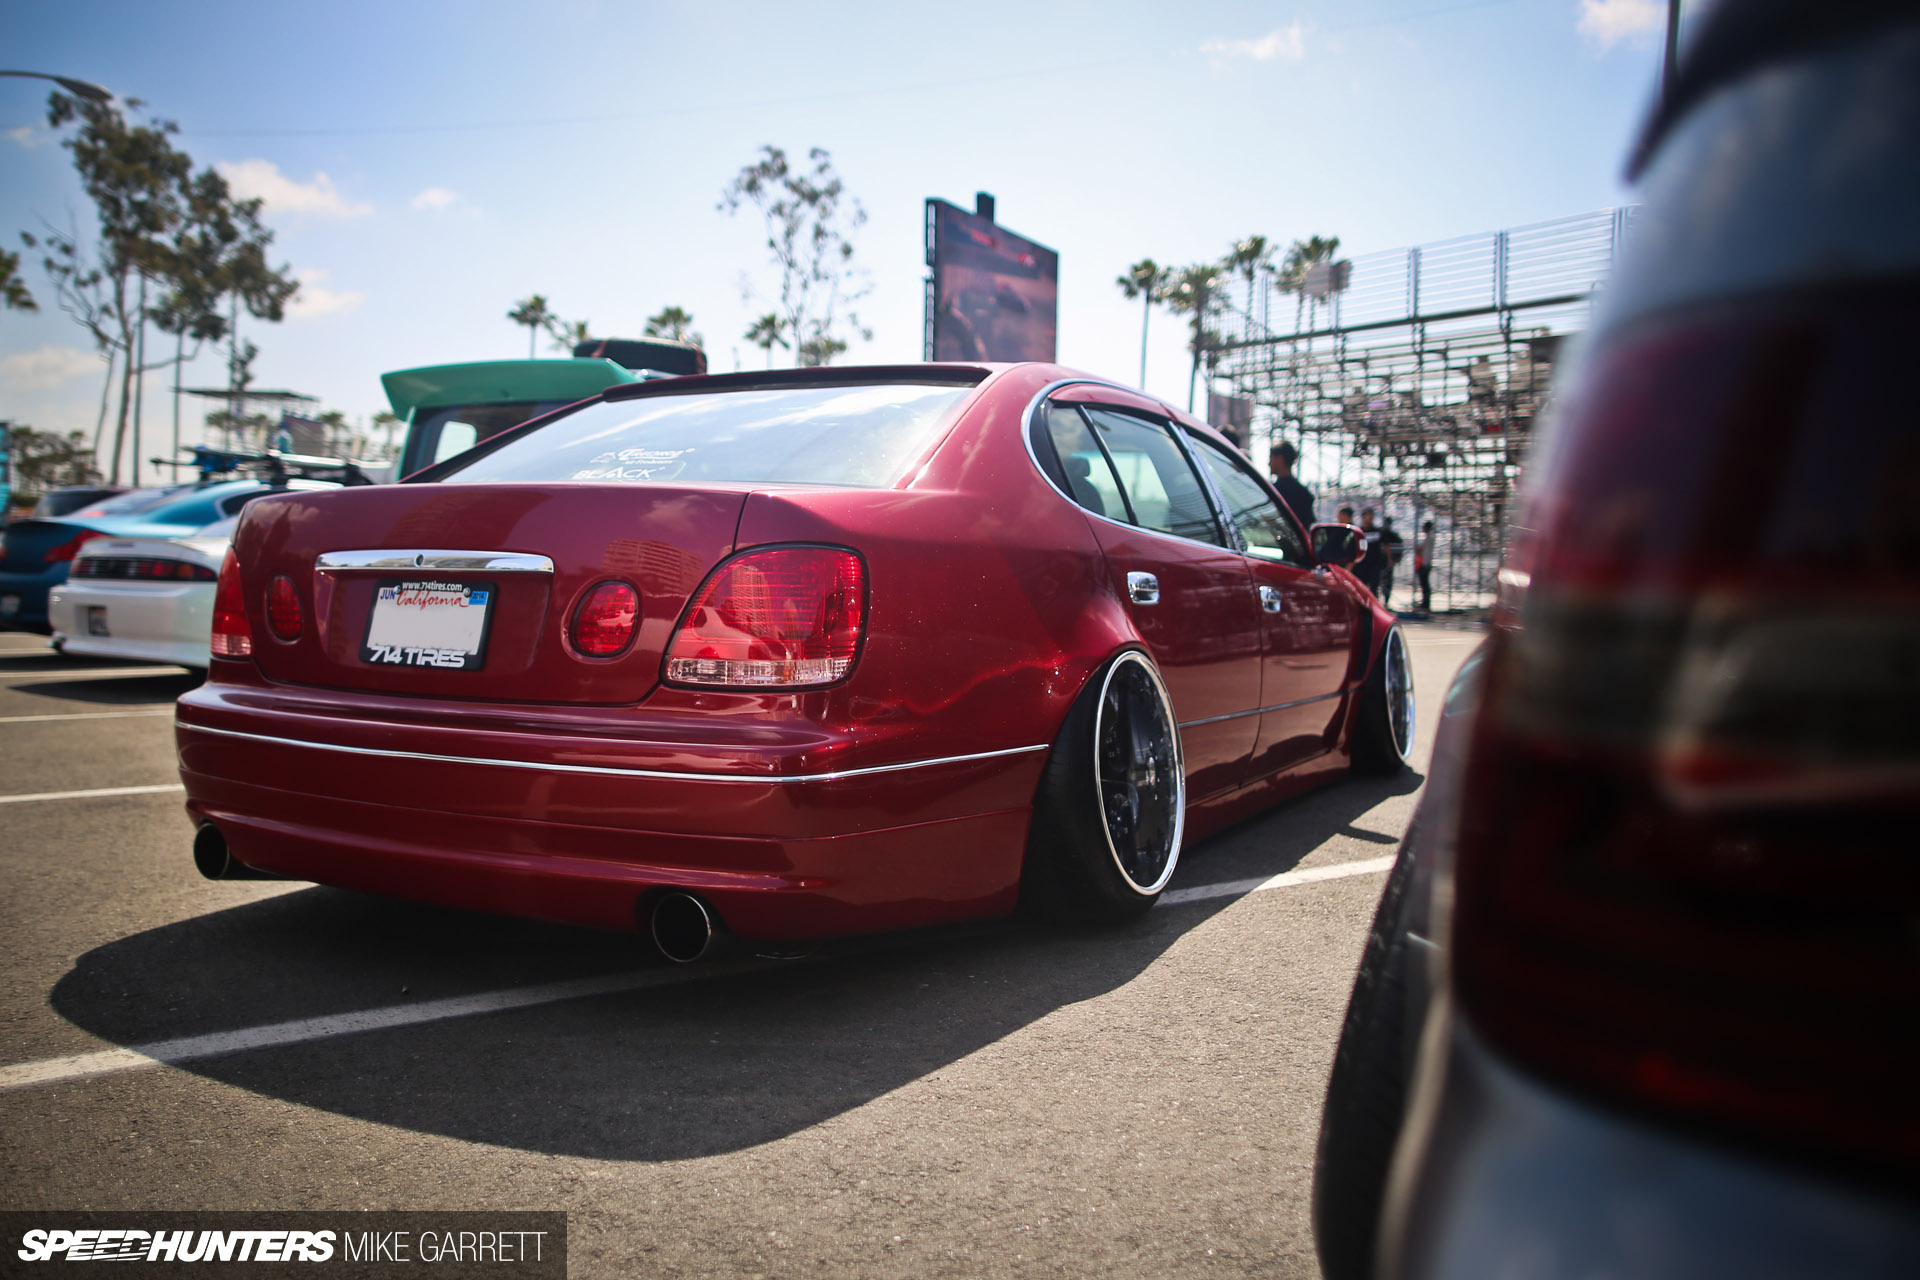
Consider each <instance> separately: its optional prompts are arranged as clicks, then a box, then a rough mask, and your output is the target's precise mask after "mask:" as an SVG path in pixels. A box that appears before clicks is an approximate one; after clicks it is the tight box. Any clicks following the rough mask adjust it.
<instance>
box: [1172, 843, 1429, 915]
mask: <svg viewBox="0 0 1920 1280" xmlns="http://www.w3.org/2000/svg"><path fill="white" fill-rule="evenodd" d="M1392 866H1393V855H1392V854H1388V855H1386V856H1385V857H1381V858H1366V859H1363V860H1362V861H1359V862H1336V863H1334V864H1333V865H1332V866H1330V867H1303V868H1301V869H1300V870H1298V871H1282V872H1281V873H1280V874H1279V875H1277V876H1267V877H1264V878H1263V879H1259V880H1224V881H1222V882H1221V883H1219V884H1202V885H1195V886H1194V887H1193V888H1191V889H1175V890H1174V891H1173V892H1172V893H1163V894H1161V895H1160V901H1162V902H1164V903H1166V904H1167V905H1168V906H1172V907H1177V906H1179V905H1180V904H1181V903H1183V902H1202V901H1205V900H1206V899H1208V898H1237V897H1240V896H1241V895H1243V894H1248V893H1261V892H1264V891H1265V890H1268V889H1289V888H1292V887H1293V886H1294V885H1296V884H1315V883H1317V882H1319V881H1321V880H1343V879H1345V878H1346V877H1348V876H1370V875H1373V874H1374V873H1375V872H1379V871H1386V870H1388V869H1389V868H1391V867H1392Z"/></svg>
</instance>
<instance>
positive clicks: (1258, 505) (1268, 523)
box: [1187, 433, 1313, 568]
mask: <svg viewBox="0 0 1920 1280" xmlns="http://www.w3.org/2000/svg"><path fill="white" fill-rule="evenodd" d="M1187 444H1188V445H1189V446H1191V447H1192V449H1193V455H1194V457H1195V458H1197V459H1199V462H1200V465H1201V466H1202V467H1204V468H1206V472H1207V475H1208V476H1210V477H1211V478H1212V480H1213V483H1214V487H1215V488H1217V489H1219V490H1220V496H1221V497H1222V498H1224V499H1225V500H1226V504H1227V520H1228V522H1229V523H1230V524H1232V525H1233V527H1234V528H1235V529H1238V530H1239V531H1240V536H1241V537H1242V538H1243V539H1245V540H1246V544H1247V551H1248V553H1249V554H1252V555H1256V556H1259V557H1260V558H1261V559H1263V560H1278V561H1281V562H1282V563H1285V564H1297V565H1300V566H1301V567H1303V568H1305V567H1310V566H1311V565H1312V564H1313V560H1312V557H1310V556H1308V554H1307V544H1306V541H1305V540H1304V539H1303V538H1301V536H1300V530H1299V529H1298V528H1297V527H1296V526H1295V525H1294V523H1293V521H1291V520H1289V519H1287V517H1286V513H1285V512H1283V511H1281V510H1280V507H1279V504H1277V503H1276V502H1274V500H1273V499H1272V498H1271V497H1269V496H1268V495H1267V491H1266V489H1265V488H1264V487H1263V486H1262V485H1261V483H1260V482H1259V481H1258V480H1257V479H1255V478H1254V477H1253V475H1252V474H1251V473H1250V472H1248V471H1247V469H1246V465H1245V464H1244V463H1241V462H1239V461H1237V460H1236V459H1234V458H1232V457H1230V456H1229V455H1228V454H1227V452H1226V451H1225V450H1224V449H1222V448H1220V447H1219V446H1218V445H1216V444H1214V443H1213V441H1211V440H1208V439H1205V438H1204V437H1201V436H1196V435H1193V434H1192V433H1188V435H1187Z"/></svg>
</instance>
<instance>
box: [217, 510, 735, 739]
mask: <svg viewBox="0 0 1920 1280" xmlns="http://www.w3.org/2000/svg"><path fill="white" fill-rule="evenodd" d="M747 492H748V490H747V488H746V487H745V486H742V487H739V488H731V487H725V486H715V485H702V486H697V487H695V486H687V487H671V486H666V485H581V484H518V485H515V484H500V485H438V484H420V485H380V486H372V487H368V488H353V489H341V490H336V491H333V492H329V493H325V494H287V495H283V496H277V497H273V498H264V499H261V500H259V501H257V502H254V503H252V504H250V505H249V506H248V508H247V514H246V516H245V518H244V519H243V520H242V521H241V524H240V529H239V531H238V534H237V536H236V538H235V541H234V551H235V554H236V555H237V557H238V558H239V561H240V566H241V574H242V583H243V590H244V596H245V600H246V610H247V617H248V621H249V623H250V626H251V628H252V631H253V637H254V639H253V660H254V662H255V663H256V664H258V666H259V668H260V670H261V672H262V673H263V674H265V675H266V676H267V677H268V678H269V679H272V680H278V681H286V682H289V683H296V684H306V685H316V686H321V687H326V688H337V689H354V690H364V691H368V692H376V693H392V694H411V695H420V696H428V697H439V698H483V699H487V700H490V701H501V700H515V701H528V702H558V703H603V704H606V703H613V704H618V703H628V702H636V701H638V700H640V699H641V698H644V697H645V696H646V695H647V694H648V693H649V692H650V691H651V690H652V688H653V687H654V685H655V684H656V683H657V681H658V679H659V675H660V661H661V655H662V654H663V652H664V651H665V648H666V645H667V642H668V641H669V639H670V638H671V636H672V631H673V627H674V624H675V623H676V622H677V621H678V620H679V617H680V613H681V610H682V609H683V608H685V606H686V602H687V598H688V597H689V596H690V595H691V594H692V593H693V591H694V588H695V587H697V586H698V585H699V583H700V581H701V579H703V578H704V577H705V576H706V574H707V573H708V571H709V570H711V569H712V568H713V566H714V565H716V564H717V563H719V562H720V560H722V559H723V558H724V557H725V556H726V555H727V554H728V552H729V551H731V550H732V547H733V538H734V532H735V529H736V527H737V525H738V523H739V517H740V508H741V505H742V504H743V503H744V502H745V500H746V495H747ZM549 564H550V567H546V566H547V565H549ZM279 574H285V575H286V576H287V577H289V578H290V579H292V581H293V583H294V587H295V591H296V593H297V595H298V597H299V601H300V605H301V608H302V611H303V625H302V626H301V627H300V630H299V634H298V637H297V638H296V639H294V640H291V641H283V640H280V639H277V638H276V637H275V635H274V633H273V631H272V630H270V629H269V627H268V625H267V611H266V598H267V590H268V584H269V582H270V581H271V580H272V579H273V578H274V577H275V576H276V575H279ZM608 580H618V581H623V582H626V583H628V584H630V585H631V586H633V587H634V588H635V589H636V590H637V592H638V593H639V597H640V610H639V618H638V625H637V627H636V634H635V638H634V641H633V644H632V645H631V646H630V647H629V648H628V649H627V650H626V651H625V652H624V653H621V654H619V655H617V656H615V657H610V658H588V657H583V656H581V655H579V654H577V653H576V652H574V650H573V647H572V645H571V644H570V642H569V641H568V639H567V634H566V633H567V626H568V622H569V620H570V619H571V617H572V613H573V610H574V608H575V607H576V606H577V605H578V604H579V602H580V601H581V599H582V598H583V597H584V596H585V595H586V594H587V592H588V591H589V590H591V589H592V588H593V587H594V586H596V585H598V584H599V583H602V582H606V581H608ZM405 584H421V586H422V589H424V590H425V591H427V592H431V593H434V594H435V595H436V596H437V597H439V598H443V599H444V598H446V597H450V596H451V597H455V598H464V599H466V600H467V601H468V602H469V603H471V604H472V605H474V606H476V607H477V608H480V609H482V610H483V611H484V612H485V614H486V618H485V624H484V628H474V627H472V626H471V625H467V626H461V625H459V624H460V623H468V624H470V617H462V618H460V619H457V620H451V621H449V622H447V623H446V624H445V625H444V626H443V625H442V624H441V623H438V622H436V623H434V624H432V625H433V626H434V627H436V628H439V630H436V631H435V632H434V634H435V635H439V634H441V633H442V632H445V634H446V635H447V636H448V637H450V638H449V639H448V641H447V643H448V645H449V647H448V648H445V649H442V650H439V651H438V652H439V656H441V657H446V656H447V655H449V654H451V653H453V652H454V650H455V649H456V648H462V647H467V648H470V647H473V644H474V642H473V641H472V639H471V638H470V637H471V636H472V635H473V633H474V632H475V631H476V630H479V631H481V633H482V634H483V635H484V641H483V643H482V644H481V645H480V646H479V648H480V652H479V655H478V657H477V660H476V659H467V660H465V661H466V662H467V663H468V664H469V666H471V668H472V669H465V668H463V667H460V666H435V665H416V664H417V663H421V662H427V661H431V660H432V659H431V658H430V657H424V656H422V655H420V654H415V653H411V652H408V653H403V654H401V655H400V657H399V658H397V659H396V658H394V655H393V652H392V647H390V646H387V645H381V646H380V647H377V648H375V649H371V650H369V649H366V648H365V647H364V646H366V645H367V644H368V642H369V641H375V642H378V641H383V640H384V641H392V640H393V639H394V636H395V632H394V630H393V627H394V619H395V618H396V617H397V614H396V604H395V599H394V598H393V597H391V596H390V597H389V598H388V599H387V600H386V601H385V602H382V601H381V600H380V599H379V592H380V590H381V588H382V587H383V586H387V587H391V586H396V585H405ZM480 592H485V593H486V595H485V597H484V598H481V597H480V596H479V593H480ZM412 598H413V599H416V600H417V599H419V598H420V597H419V596H418V595H415V596H413V597H412ZM376 607H379V608H380V609H381V611H382V613H381V619H380V623H379V629H378V630H376V631H374V632H372V633H370V630H369V624H370V622H372V621H374V612H375V609H376ZM407 625H408V626H414V625H417V624H415V623H412V622H409V623H408V624H407ZM448 628H451V629H450V630H449V629H448ZM403 630H404V628H403ZM460 636H464V637H468V638H454V637H460ZM414 638H417V636H415V637H414ZM401 643H403V644H405V643H408V640H407V639H406V638H404V637H403V639H402V641H401ZM434 643H438V641H435V642H434ZM369 656H372V657H374V658H375V659H376V660H372V661H370V660H368V659H369Z"/></svg>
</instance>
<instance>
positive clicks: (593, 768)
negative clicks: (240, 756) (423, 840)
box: [174, 720, 1047, 783]
mask: <svg viewBox="0 0 1920 1280" xmlns="http://www.w3.org/2000/svg"><path fill="white" fill-rule="evenodd" d="M174 723H175V725H176V727H178V728H181V729H187V730H190V731H192V732H194V733H208V734H212V735H213V736H215V737H218V738H242V739H245V740H247V741H249V742H271V743H273V744H275V745H276V746H282V747H305V748H307V749H308V750H311V751H336V752H340V753H341V754H344V755H353V756H377V757H379V758H381V759H383V760H429V761H432V762H433V763H435V764H478V765H491V766H492V767H494V768H496V769H530V770H532V771H533V772H535V773H586V774H596V775H599V776H602V777H613V778H662V779H666V780H669V781H673V782H752V783H793V782H837V781H839V780H841V779H842V778H864V777H869V776H871V775H873V774H876V773H898V772H900V771H901V770H904V769H928V768H932V767H933V766H935V765H942V764H968V763H971V762H972V761H975V760H996V759H999V758H1000V757H1001V756H1020V755H1026V754H1028V753H1029V752H1033V751H1045V750H1046V749H1047V745H1046V744H1045V743H1040V744H1039V745H1037V746H1031V747H1008V748H1006V749H1005V750H1002V751H978V752H975V753H973V754H972V755H964V756H939V757H936V758H935V759H932V760H909V761H906V762H905V763H902V764H876V765H869V766H867V767H866V768H862V769H836V770H833V771H831V772H829V773H796V774H740V773H683V772H680V771H678V770H672V769H618V768H614V767H612V766H610V765H597V764H540V763H536V762H535V761H531V760H497V759H491V758H489V757H486V756H446V755H439V754H436V753H434V752H430V751H385V750H381V749H380V748H377V747H349V746H343V745H341V744H340V743H337V742H308V741H306V740H304V739H300V738H278V737H274V736H273V735H271V734H265V733H244V732H242V731H240V730H238V729H213V728H209V727H207V726H206V725H200V724H191V723H188V722H187V721H184V720H176V721H175V722H174Z"/></svg>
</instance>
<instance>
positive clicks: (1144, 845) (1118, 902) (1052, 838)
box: [1022, 651, 1187, 922]
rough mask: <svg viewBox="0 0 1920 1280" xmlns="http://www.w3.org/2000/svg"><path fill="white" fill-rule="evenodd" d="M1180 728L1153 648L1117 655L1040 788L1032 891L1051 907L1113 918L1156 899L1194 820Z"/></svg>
mask: <svg viewBox="0 0 1920 1280" xmlns="http://www.w3.org/2000/svg"><path fill="white" fill-rule="evenodd" d="M1186 799H1187V784H1186V774H1185V765H1184V761H1183V760H1182V758H1181V754H1180V730H1179V727H1178V725H1177V724H1176V723H1175V721H1174V718H1173V707H1172V704H1171V703H1170V702H1169V701H1168V700H1167V691H1166V687H1165V686H1164V685H1162V684H1161V683H1160V675H1159V673H1158V672H1157V671H1155V670H1154V668H1153V664H1152V663H1151V662H1150V661H1148V659H1147V657H1146V655H1145V654H1142V653H1137V652H1132V651H1129V652H1127V653H1123V654H1120V655H1119V656H1118V657H1116V658H1114V659H1113V661H1112V662H1110V663H1108V664H1107V666H1106V667H1105V668H1104V669H1103V670H1102V671H1101V672H1100V674H1099V675H1098V676H1096V677H1095V678H1094V679H1093V680H1092V681H1090V682H1089V683H1088V685H1087V688H1086V690H1085V691H1084V692H1083V693H1082V694H1081V696H1080V699H1079V700H1078V701H1077V702H1076V703H1075V704H1074V707H1073V710H1072V712H1071V713H1069V714H1068V716H1067V721H1066V724H1065V725H1064V726H1062V728H1061V730H1060V736H1059V738H1058V739H1057V740H1056V741H1055V742H1054V745H1053V755H1052V757H1051V758H1050V759H1049V760H1048V762H1047V771H1046V774H1045V775H1044V776H1043V777H1042V779H1041V782H1040V790H1039V794H1038V795H1036V796H1035V798H1034V816H1033V829H1032V834H1031V836H1030V837H1029V839H1028V842H1027V867H1026V873H1025V876H1024V879H1023V888H1022V893H1023V897H1024V899H1025V900H1026V901H1027V902H1028V903H1029V904H1030V905H1032V906H1035V907H1038V908H1040V909H1041V910H1043V911H1045V912H1047V913H1048V914H1051V915H1054V916H1056V917H1063V918H1067V919H1074V920H1085V921H1100V922H1112V921H1119V920H1125V919H1128V918H1130V917H1132V916H1135V915H1138V914H1139V913H1141V912H1142V911H1145V910H1146V909H1147V908H1148V907H1150V906H1152V905H1153V903H1154V900H1155V899H1156V898H1158V897H1159V896H1160V891H1161V890H1162V889H1163V888H1165V887H1166V883H1167V881H1168V880H1169V879H1171V878H1172V876H1173V869H1174V866H1175V864H1176V863H1177V862H1178V861H1179V857H1180V835H1181V832H1182V830H1183V829H1184V827H1185V818H1186Z"/></svg>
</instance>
